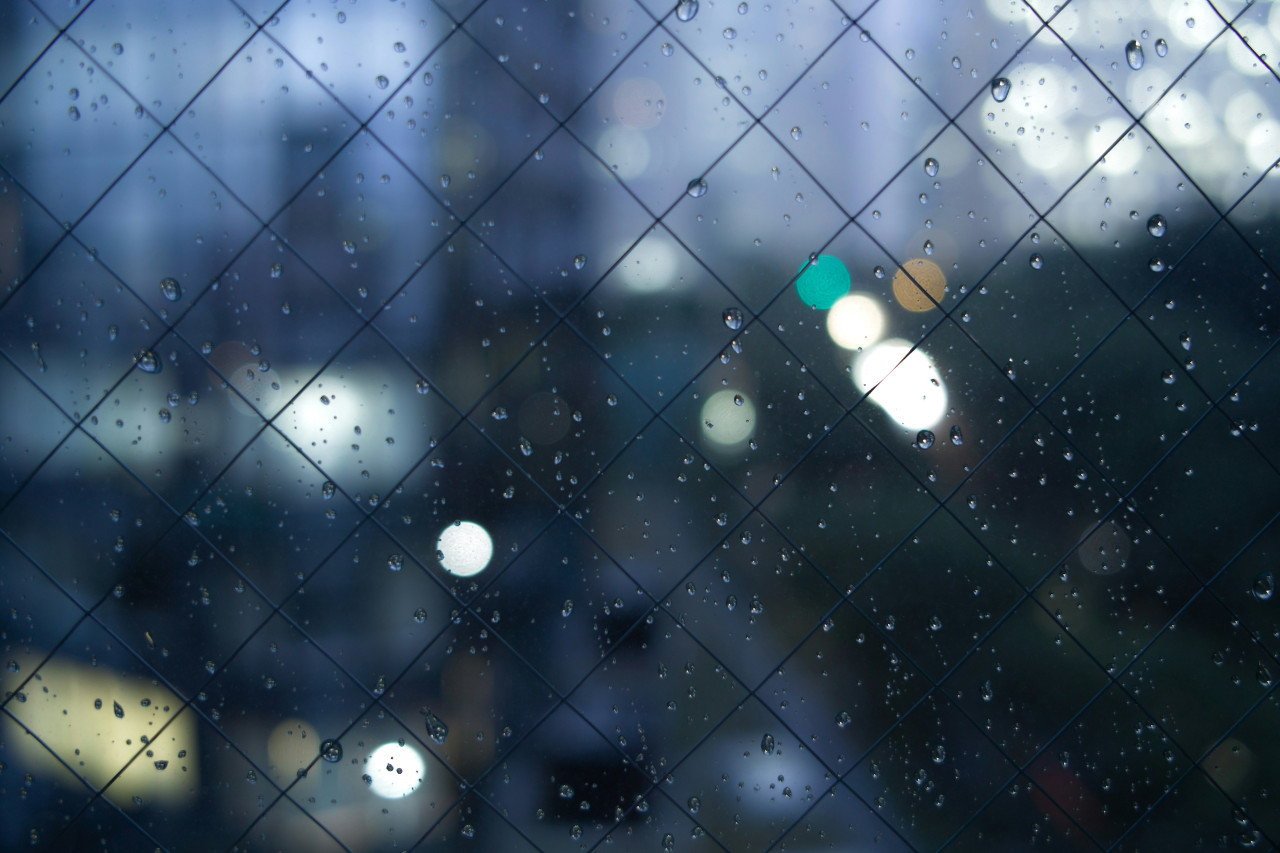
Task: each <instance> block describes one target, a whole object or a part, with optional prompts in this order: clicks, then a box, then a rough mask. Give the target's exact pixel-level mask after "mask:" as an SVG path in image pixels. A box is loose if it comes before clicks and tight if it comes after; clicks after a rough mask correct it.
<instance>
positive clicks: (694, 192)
mask: <svg viewBox="0 0 1280 853" xmlns="http://www.w3.org/2000/svg"><path fill="white" fill-rule="evenodd" d="M684 191H685V193H687V194H688V196H689V198H702V197H703V196H704V195H706V194H707V182H706V180H705V179H703V178H694V179H693V180H692V181H690V182H689V186H687V187H685V188H684Z"/></svg>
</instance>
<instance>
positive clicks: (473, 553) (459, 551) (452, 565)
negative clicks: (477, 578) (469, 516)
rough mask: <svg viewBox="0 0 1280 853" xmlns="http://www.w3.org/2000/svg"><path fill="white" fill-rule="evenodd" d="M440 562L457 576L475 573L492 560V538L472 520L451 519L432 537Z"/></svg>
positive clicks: (462, 576)
mask: <svg viewBox="0 0 1280 853" xmlns="http://www.w3.org/2000/svg"><path fill="white" fill-rule="evenodd" d="M436 552H437V554H438V556H439V558H440V565H442V566H444V567H445V569H446V570H447V571H448V572H449V573H451V574H455V575H457V576H458V577H461V578H469V577H471V576H472V575H478V574H480V573H481V572H483V571H484V570H485V567H486V566H488V565H489V561H490V560H491V559H493V538H492V537H490V536H489V531H487V530H485V529H484V527H482V526H481V525H479V524H476V523H475V522H474V521H455V522H454V523H453V524H451V525H449V526H448V527H446V528H445V529H444V530H443V531H441V533H440V538H439V539H437V540H436Z"/></svg>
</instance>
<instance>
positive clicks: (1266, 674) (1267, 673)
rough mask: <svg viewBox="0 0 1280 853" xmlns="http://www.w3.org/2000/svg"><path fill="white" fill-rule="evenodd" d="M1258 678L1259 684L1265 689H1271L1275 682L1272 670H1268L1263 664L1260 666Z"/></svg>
mask: <svg viewBox="0 0 1280 853" xmlns="http://www.w3.org/2000/svg"><path fill="white" fill-rule="evenodd" d="M1257 677H1258V684H1260V685H1262V686H1263V687H1270V686H1271V682H1272V681H1274V680H1275V679H1274V678H1273V677H1272V675H1271V670H1269V669H1267V666H1266V664H1261V663H1260V664H1258V672H1257Z"/></svg>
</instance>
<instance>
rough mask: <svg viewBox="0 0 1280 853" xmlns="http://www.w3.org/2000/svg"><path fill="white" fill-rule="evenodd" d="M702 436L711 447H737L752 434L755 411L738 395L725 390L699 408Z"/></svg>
mask: <svg viewBox="0 0 1280 853" xmlns="http://www.w3.org/2000/svg"><path fill="white" fill-rule="evenodd" d="M701 417H702V435H703V437H704V438H706V439H707V440H708V441H710V442H712V443H713V444H719V445H721V446H728V447H731V446H733V445H736V444H741V443H742V442H744V441H746V440H747V439H748V438H750V437H751V434H752V433H754V432H755V431H756V407H755V406H754V405H752V403H751V400H750V399H748V398H747V395H745V394H743V393H742V392H741V391H735V390H733V389H732V388H725V389H724V390H723V391H717V392H716V393H714V394H712V395H711V396H710V397H708V398H707V401H706V402H705V403H703V404H702V415H701Z"/></svg>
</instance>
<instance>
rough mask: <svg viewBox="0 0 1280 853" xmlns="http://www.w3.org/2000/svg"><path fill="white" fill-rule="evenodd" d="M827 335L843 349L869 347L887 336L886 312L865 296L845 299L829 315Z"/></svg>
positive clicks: (837, 301) (838, 302)
mask: <svg viewBox="0 0 1280 853" xmlns="http://www.w3.org/2000/svg"><path fill="white" fill-rule="evenodd" d="M827 334H828V335H830V336H831V340H832V341H833V342H834V343H835V345H836V346H838V347H843V348H844V349H849V350H859V349H864V348H866V347H869V346H871V345H872V344H874V343H875V342H876V341H878V340H880V336H881V335H882V334H884V309H883V308H881V307H880V304H879V303H878V302H876V301H875V300H874V299H872V298H871V297H870V296H866V295H865V294H862V293H852V294H850V295H848V296H842V297H841V298H839V299H837V300H836V303H835V304H834V305H832V306H831V310H830V311H829V312H827Z"/></svg>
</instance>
